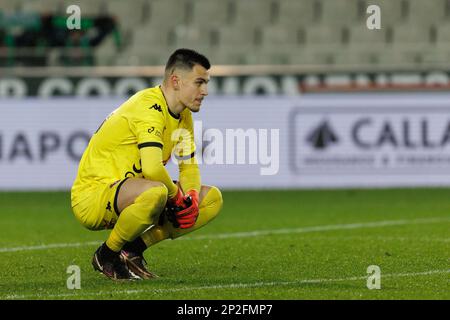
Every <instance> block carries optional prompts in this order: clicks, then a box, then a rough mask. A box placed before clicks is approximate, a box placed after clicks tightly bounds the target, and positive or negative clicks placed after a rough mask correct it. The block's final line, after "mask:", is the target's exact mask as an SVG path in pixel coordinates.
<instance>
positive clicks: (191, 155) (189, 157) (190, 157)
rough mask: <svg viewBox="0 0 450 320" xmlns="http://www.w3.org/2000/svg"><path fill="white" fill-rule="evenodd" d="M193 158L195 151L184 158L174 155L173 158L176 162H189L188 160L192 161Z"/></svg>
mask: <svg viewBox="0 0 450 320" xmlns="http://www.w3.org/2000/svg"><path fill="white" fill-rule="evenodd" d="M194 156H195V151H194V152H192V153H191V154H190V155H188V156H184V157H180V156H177V155H175V158H176V159H177V160H189V159H192V158H193V157H194Z"/></svg>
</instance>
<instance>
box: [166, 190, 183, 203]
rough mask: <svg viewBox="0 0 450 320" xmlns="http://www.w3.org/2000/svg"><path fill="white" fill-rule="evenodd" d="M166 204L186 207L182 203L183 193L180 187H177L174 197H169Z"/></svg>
mask: <svg viewBox="0 0 450 320" xmlns="http://www.w3.org/2000/svg"><path fill="white" fill-rule="evenodd" d="M168 204H169V206H171V207H184V208H186V205H185V204H184V197H183V193H182V192H181V188H178V190H177V194H176V195H175V197H173V198H171V199H169V201H168Z"/></svg>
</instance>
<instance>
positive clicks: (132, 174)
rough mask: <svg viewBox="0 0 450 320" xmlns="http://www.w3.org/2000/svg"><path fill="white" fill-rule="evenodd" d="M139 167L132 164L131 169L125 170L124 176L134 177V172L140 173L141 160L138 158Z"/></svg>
mask: <svg viewBox="0 0 450 320" xmlns="http://www.w3.org/2000/svg"><path fill="white" fill-rule="evenodd" d="M139 165H140V168H136V164H133V171H127V173H125V178H130V177H136V174H140V173H142V162H141V160H139Z"/></svg>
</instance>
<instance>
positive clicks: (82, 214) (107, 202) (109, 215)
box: [72, 178, 128, 230]
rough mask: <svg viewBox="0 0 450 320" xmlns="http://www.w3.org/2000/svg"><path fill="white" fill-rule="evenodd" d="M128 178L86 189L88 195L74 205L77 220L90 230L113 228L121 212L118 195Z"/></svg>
mask: <svg viewBox="0 0 450 320" xmlns="http://www.w3.org/2000/svg"><path fill="white" fill-rule="evenodd" d="M127 179H128V178H125V179H123V180H117V181H115V182H114V183H112V184H98V185H96V186H94V187H91V188H89V190H86V192H87V193H88V195H87V196H85V197H84V199H83V200H82V201H80V202H79V203H77V204H76V205H75V206H74V207H72V210H73V213H74V214H75V217H76V218H77V220H78V221H79V222H80V223H81V224H82V225H83V226H85V227H86V228H88V229H90V230H103V229H112V228H113V227H114V225H115V223H116V221H117V219H118V218H119V214H120V212H119V210H118V208H117V196H118V194H119V190H120V187H121V186H122V184H123V183H124V182H125V181H126V180H127Z"/></svg>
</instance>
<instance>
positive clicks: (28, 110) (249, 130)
mask: <svg viewBox="0 0 450 320" xmlns="http://www.w3.org/2000/svg"><path fill="white" fill-rule="evenodd" d="M449 98H450V94H448V93H422V94H421V93H409V94H399V93H385V94H381V93H377V94H367V93H364V94H363V93H360V94H354V93H353V94H310V95H308V94H306V95H302V96H300V97H277V96H273V97H257V96H248V97H243V96H241V97H218V96H211V97H208V98H207V99H206V100H205V102H204V105H203V106H202V110H201V112H200V113H198V114H195V117H194V119H195V135H196V144H197V155H198V158H199V160H200V162H201V172H202V181H203V183H205V184H214V185H218V186H220V187H222V188H250V189H251V188H261V187H263V188H328V187H333V188H334V187H389V186H441V185H442V186H443V185H447V186H448V185H450V179H449V175H450V153H449V151H450V116H449V114H450V112H449V111H450V99H449ZM123 101H124V99H122V98H121V99H119V98H109V99H107V98H102V99H92V98H91V99H80V98H77V99H73V98H71V99H67V98H60V99H25V100H17V99H0V109H1V110H2V116H1V117H0V177H1V178H0V189H1V190H25V189H26V190H30V189H31V190H56V189H62V190H67V189H69V188H70V186H71V184H72V182H73V180H74V178H75V175H76V171H77V166H78V162H79V159H80V157H81V155H82V153H83V150H84V149H85V147H86V145H87V143H88V141H89V139H90V136H91V135H92V134H93V133H94V132H95V131H96V130H97V128H98V126H99V125H100V123H101V122H102V121H103V119H104V118H105V117H106V116H107V115H108V114H109V113H110V112H112V111H113V110H114V109H115V108H117V107H118V106H119V105H120V104H121V103H122V102H123ZM168 169H169V171H170V172H171V174H172V175H173V177H174V178H175V177H177V169H176V167H175V165H174V164H173V163H172V161H170V162H169V164H168Z"/></svg>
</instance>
